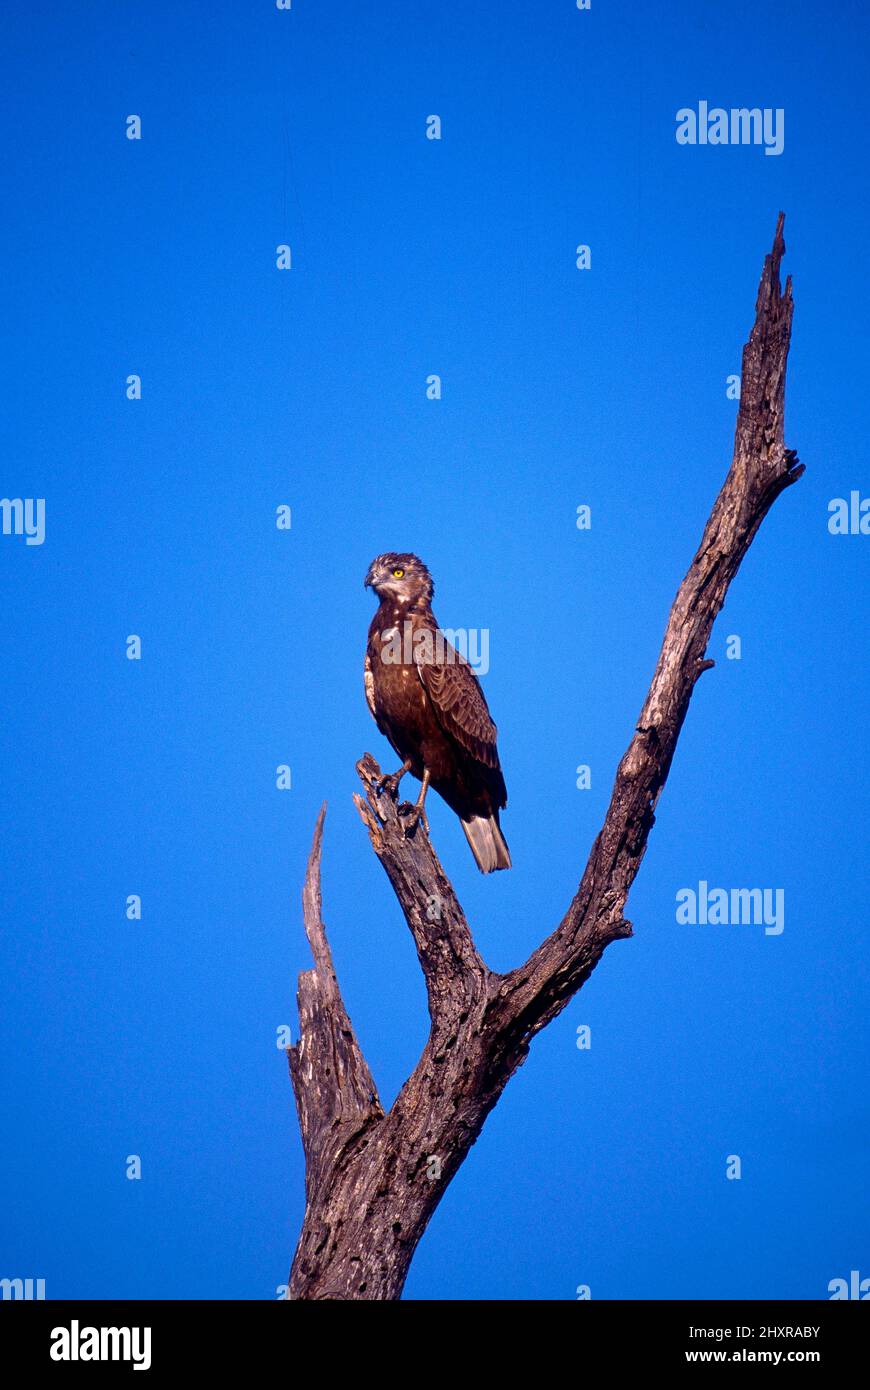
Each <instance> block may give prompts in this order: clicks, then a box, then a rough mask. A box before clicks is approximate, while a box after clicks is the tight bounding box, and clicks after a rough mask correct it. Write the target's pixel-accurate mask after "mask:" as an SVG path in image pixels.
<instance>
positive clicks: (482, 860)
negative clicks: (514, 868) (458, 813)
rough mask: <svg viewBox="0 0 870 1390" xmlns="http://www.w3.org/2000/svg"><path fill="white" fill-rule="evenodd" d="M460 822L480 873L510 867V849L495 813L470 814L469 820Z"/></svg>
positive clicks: (489, 872)
mask: <svg viewBox="0 0 870 1390" xmlns="http://www.w3.org/2000/svg"><path fill="white" fill-rule="evenodd" d="M460 824H461V826H462V829H463V830H464V831H465V838H466V840H467V841H468V843H469V844H470V845H471V853H472V854H473V855H474V857H475V859H476V860H477V867H478V868H479V869H480V872H481V873H482V874H491V873H492V872H493V870H494V869H509V868H510V867H511V855H510V850H509V849H508V847H507V841H506V840H505V837H504V835H503V834H502V833H501V826H500V825H499V823H498V817H497V816H496V815H492V816H472V817H471V818H470V820H463V821H460Z"/></svg>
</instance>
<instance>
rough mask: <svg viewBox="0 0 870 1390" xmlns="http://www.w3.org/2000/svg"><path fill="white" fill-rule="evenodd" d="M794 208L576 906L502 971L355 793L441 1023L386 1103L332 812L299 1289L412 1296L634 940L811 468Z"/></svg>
mask: <svg viewBox="0 0 870 1390" xmlns="http://www.w3.org/2000/svg"><path fill="white" fill-rule="evenodd" d="M782 227H783V217H782V214H780V217H779V221H778V224H777V229H776V236H775V239H774V243H773V249H772V251H771V253H770V255H768V256H767V257H766V258H765V262H764V270H763V272H762V276H761V284H760V286H759V291H758V300H757V303H756V308H755V324H754V326H753V328H752V332H751V334H750V337H749V342H748V343H747V345H746V347H745V348H744V350H743V367H742V376H741V393H740V407H739V411H738V416H737V430H736V437H735V443H734V458H733V462H732V464H731V467H730V469H729V472H728V475H727V477H726V479H725V482H724V484H723V486H722V490H721V492H720V493H719V496H718V497H717V499H716V502H715V505H714V507H713V510H712V512H711V514H710V517H709V520H708V522H707V525H706V527H705V529H704V534H703V537H702V539H701V544H700V546H699V548H698V552H697V554H696V555H695V558H694V559H693V561H692V563H691V566H690V567H689V571H688V573H687V575H686V577H685V579H684V580H683V582H682V584H681V585H680V588H679V590H678V592H677V596H676V598H675V600H674V603H673V607H672V608H671V612H670V617H669V618H668V624H667V629H666V631H665V636H664V642H663V643H662V649H661V654H660V656H659V660H658V665H657V666H656V670H655V674H654V676H653V679H652V685H651V686H650V689H649V693H648V694H647V697H646V700H645V702H644V705H643V709H642V710H641V713H640V718H639V719H638V721H637V727H636V728H635V731H634V734H633V736H632V739H631V742H630V744H629V745H628V749H627V750H626V752H625V755H624V757H623V759H622V761H621V763H620V764H619V768H618V771H617V773H616V780H615V783H614V787H613V793H612V796H611V799H610V805H609V807H608V810H607V814H606V816H605V819H604V824H603V826H602V828H601V831H600V833H599V835H598V838H597V839H596V841H595V843H594V845H593V846H592V852H591V854H590V856H589V862H588V863H587V865H586V869H585V872H584V874H583V877H582V879H581V881H580V886H579V888H578V889H577V892H576V894H575V895H574V898H573V901H572V902H571V904H570V906H569V908H568V910H567V912H566V913H565V916H564V917H563V919H562V921H561V922H560V924H559V926H558V927H557V928H556V930H555V931H554V932H553V933H552V935H551V936H548V937H547V939H546V940H545V941H543V942H542V944H541V945H540V946H539V947H538V948H537V950H536V951H535V952H534V953H533V954H532V955H531V956H530V957H529V959H528V960H527V961H526V962H525V964H523V965H520V966H518V967H517V968H516V969H515V970H512V971H510V972H509V973H508V974H504V975H499V974H495V973H494V972H493V971H491V970H489V969H488V968H487V966H486V965H485V963H484V961H483V960H482V959H481V957H480V955H479V954H478V952H477V949H476V947H475V945H474V941H473V939H472V935H471V931H470V930H469V927H468V923H467V922H466V920H465V916H464V915H463V912H462V908H461V907H460V905H459V902H458V901H457V898H456V894H455V893H454V891H453V887H452V886H451V884H450V883H449V881H448V879H447V877H446V875H445V873H444V870H443V869H442V867H441V865H440V863H439V862H438V858H437V856H436V854H435V852H434V850H433V848H432V845H431V843H430V841H429V839H428V837H427V836H426V835H425V834H424V833H423V831H422V829H421V828H418V829H417V830H416V831H415V832H414V833H412V834H410V835H408V837H407V838H406V837H405V834H404V832H403V828H402V824H401V822H400V820H399V817H398V815H397V813H396V804H395V802H394V801H393V800H392V799H391V797H390V796H389V794H388V793H387V792H386V791H378V789H377V778H378V774H379V771H380V769H379V768H378V765H377V763H376V762H375V760H374V759H373V758H372V757H371V755H370V754H366V755H365V757H364V758H363V759H362V761H361V762H360V763H359V764H358V765H357V770H358V772H359V775H360V777H361V779H362V782H363V786H364V788H365V797H362V796H360V795H356V796H355V801H356V804H357V808H358V810H359V813H360V815H361V816H362V819H363V821H364V822H365V824H366V826H367V828H368V831H369V835H370V837H371V842H372V848H373V849H374V852H375V854H376V855H377V857H378V859H379V860H380V861H381V863H382V864H383V866H384V869H385V870H386V873H387V877H388V878H389V880H390V883H391V885H392V888H393V891H394V893H395V895H396V897H397V898H398V901H399V906H400V907H401V909H402V912H403V913H404V915H405V918H406V920H407V923H408V926H409V927H410V929H411V932H412V934H413V937H414V941H415V943H416V947H417V954H418V957H419V960H420V965H421V968H422V970H423V974H424V976H425V980H426V988H427V992H428V998H429V1014H430V1017H431V1031H430V1033H429V1038H428V1041H427V1043H426V1045H425V1047H424V1048H423V1052H422V1055H421V1057H420V1059H419V1061H418V1062H417V1065H416V1067H415V1068H414V1071H413V1073H412V1074H411V1076H410V1077H409V1078H408V1080H407V1081H406V1082H405V1084H404V1086H403V1087H402V1090H401V1092H400V1093H399V1095H398V1097H397V1099H396V1101H395V1104H394V1105H393V1107H392V1109H391V1110H390V1112H389V1114H385V1113H384V1110H383V1108H382V1106H381V1103H380V1101H379V1099H378V1093H377V1089H376V1087H375V1083H374V1080H373V1079H372V1075H371V1072H370V1071H369V1068H368V1065H367V1063H366V1060H365V1057H364V1056H363V1054H362V1051H361V1049H360V1046H359V1043H358V1042H357V1039H356V1036H355V1034H354V1031H353V1027H352V1025H351V1021H350V1018H349V1017H348V1014H347V1010H346V1009H345V1006H344V1003H343V1001H342V997H341V993H340V991H339V987H338V982H337V980H336V975H335V969H334V966H333V962H332V956H331V954H330V950H329V945H328V943H327V940H326V933H325V931H324V926H323V921H322V919H321V899H320V848H321V837H322V834H323V816H324V812H323V810H322V811H321V812H320V816H319V817H318V821H317V828H316V830H315V833H314V844H313V847H312V850H311V856H310V859H309V861H308V872H307V876H306V880H305V888H304V892H303V909H304V921H305V930H306V933H307V935H308V940H309V942H310V943H311V950H312V953H313V956H314V969H313V970H309V971H306V972H305V973H303V974H302V975H301V976H300V977H299V993H298V1001H299V1020H300V1029H299V1042H298V1043H297V1044H296V1045H295V1046H294V1047H292V1048H290V1049H289V1050H288V1055H289V1062H290V1074H291V1078H292V1082H293V1089H294V1092H295V1096H296V1105H297V1109H298V1114H299V1123H300V1127H301V1131H302V1142H303V1147H304V1153H305V1166H306V1176H305V1195H306V1206H305V1217H304V1222H303V1226H302V1233H301V1235H300V1238H299V1244H298V1247H297V1250H296V1256H295V1259H294V1261H293V1268H292V1271H291V1275H290V1293H289V1296H290V1297H291V1298H301V1299H396V1298H399V1296H400V1295H401V1292H402V1288H403V1285H404V1283H405V1278H406V1276H407V1272H408V1266H409V1264H410V1262H411V1258H412V1256H413V1254H414V1250H415V1249H416V1246H417V1242H418V1241H419V1240H420V1237H421V1236H422V1234H423V1232H424V1230H425V1229H426V1224H427V1222H428V1221H429V1218H430V1217H431V1215H432V1213H433V1211H434V1210H435V1208H436V1206H437V1205H438V1203H439V1202H440V1200H441V1198H442V1197H443V1195H444V1192H445V1190H446V1188H447V1185H448V1183H449V1182H450V1179H451V1178H452V1177H453V1175H454V1173H455V1172H456V1170H457V1169H458V1167H459V1165H460V1164H461V1163H462V1161H463V1159H464V1158H465V1157H466V1155H467V1153H468V1151H469V1149H470V1148H471V1146H472V1144H473V1143H474V1141H475V1140H476V1139H477V1136H478V1135H479V1134H480V1131H481V1128H482V1126H483V1123H484V1120H485V1119H486V1117H487V1115H488V1114H489V1112H490V1110H491V1109H492V1108H493V1106H494V1105H495V1103H496V1101H497V1100H498V1098H499V1096H500V1095H501V1093H502V1091H503V1090H504V1088H505V1086H506V1085H507V1083H508V1081H509V1080H510V1078H511V1076H512V1075H513V1073H514V1072H515V1071H516V1069H517V1067H518V1066H520V1064H521V1063H522V1062H523V1061H524V1059H525V1057H526V1054H527V1053H528V1050H529V1044H530V1043H531V1040H532V1038H533V1037H534V1036H535V1034H536V1033H537V1032H539V1031H540V1029H541V1028H543V1027H544V1026H545V1025H546V1024H547V1023H549V1022H550V1021H551V1019H554V1018H555V1017H556V1015H557V1014H559V1013H560V1012H561V1011H562V1009H564V1007H565V1005H566V1004H567V1003H568V1001H569V999H571V998H572V996H573V995H574V994H576V992H577V991H578V990H579V989H580V987H581V985H583V984H584V982H585V981H586V980H587V979H588V977H589V975H590V973H591V972H592V971H593V970H594V969H595V966H596V965H597V964H598V961H599V960H600V959H601V956H602V954H603V952H604V950H605V948H606V947H607V946H609V945H610V943H611V942H612V941H617V940H620V939H623V938H625V937H629V936H631V935H632V929H631V925H630V923H629V922H627V921H626V919H625V917H624V915H623V912H624V908H625V903H626V899H627V897H628V892H629V889H630V888H631V885H632V882H633V881H634V877H635V875H636V873H637V871H638V869H639V867H640V862H641V860H642V858H643V856H644V853H645V850H646V844H647V839H648V837H649V833H650V830H651V828H652V825H653V822H654V819H655V814H654V813H655V808H656V803H657V801H658V798H659V795H660V793H661V790H662V787H663V786H664V783H665V779H666V778H667V775H668V771H669V769H670V766H671V760H672V758H673V756H674V751H675V749H676V746H677V739H678V738H679V734H680V729H681V728H682V724H683V720H684V719H685V716H686V711H687V709H688V707H689V701H690V699H691V697H692V691H693V690H694V688H695V682H696V681H697V679H698V677H699V676H700V675H701V673H702V671H705V670H707V669H709V668H710V667H711V666H712V665H713V662H712V661H709V660H707V659H706V656H705V653H706V650H707V643H708V641H709V638H710V633H711V629H712V627H713V622H714V620H715V618H716V615H717V614H718V612H719V610H720V608H721V607H722V604H723V602H724V600H725V595H726V593H727V591H728V586H729V584H730V583H731V580H732V579H733V578H734V575H735V574H736V573H737V570H738V568H739V566H740V562H741V560H742V559H743V557H744V555H745V554H746V551H747V550H748V548H749V546H750V544H751V542H752V540H753V538H754V536H755V533H756V531H757V530H758V528H759V526H760V525H761V522H762V520H763V518H764V516H765V515H766V513H767V511H768V509H769V507H770V506H771V505H772V504H773V502H774V501H775V500H776V498H777V497H778V496H779V494H780V493H781V492H783V491H784V490H785V489H786V488H787V487H790V486H791V484H792V483H794V482H796V481H797V479H798V478H799V477H800V475H801V473H802V472H803V467H802V465H800V464H798V461H797V456H796V454H795V452H794V451H793V450H790V449H786V448H785V445H784V442H783V441H784V432H783V411H784V399H785V374H786V359H787V356H788V348H789V339H790V334H791V319H792V294H791V281H790V279H788V280H786V286H785V291H784V292H783V291H782V290H781V287H780V277H779V268H780V262H781V260H782V256H783V253H784V251H785V244H784V242H783V236H782Z"/></svg>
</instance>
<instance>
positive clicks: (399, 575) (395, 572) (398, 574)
mask: <svg viewBox="0 0 870 1390" xmlns="http://www.w3.org/2000/svg"><path fill="white" fill-rule="evenodd" d="M404 577H405V571H404V570H393V578H394V579H404Z"/></svg>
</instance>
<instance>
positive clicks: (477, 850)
mask: <svg viewBox="0 0 870 1390" xmlns="http://www.w3.org/2000/svg"><path fill="white" fill-rule="evenodd" d="M365 586H366V588H371V589H374V591H375V593H376V595H377V597H378V599H379V600H380V605H379V607H378V610H377V612H376V613H375V616H374V618H373V619H372V624H371V627H370V628H369V636H368V645H367V647H366V659H365V691H366V700H367V701H368V706H369V709H370V710H371V712H372V715H373V716H374V719H375V723H376V724H377V726H378V728H379V729H380V731H381V733H382V734H384V735H385V736H386V737H387V738H388V739H389V741H390V743H391V744H392V745H393V748H394V749H395V751H396V752H397V753H398V755H399V757H400V758H401V759H402V766H401V767H400V768H399V770H398V772H395V773H392V774H391V775H390V776H386V777H383V778H381V784H382V785H383V786H386V787H388V788H389V791H390V793H391V795H392V796H395V795H396V794H397V792H398V787H399V782H400V781H401V779H402V778H403V777H404V775H405V773H406V772H411V773H413V775H414V776H415V777H417V778H419V780H420V781H421V782H422V784H423V785H422V787H421V789H420V795H419V797H418V799H417V802H416V805H413V806H412V805H410V804H409V803H407V802H406V803H403V805H402V806H401V807H400V808H399V810H400V812H401V813H402V814H403V815H408V813H410V815H409V819H408V821H407V823H406V829H411V828H413V827H414V826H415V825H416V824H417V822H418V821H421V820H422V822H423V825H424V827H425V829H426V830H427V831H428V829H429V824H428V821H427V819H426V811H425V809H424V802H425V800H426V792H427V790H428V788H429V786H430V785H431V786H433V787H434V788H435V790H436V792H438V794H439V795H440V796H442V797H443V798H444V800H445V801H446V802H447V805H448V806H449V807H450V808H451V809H452V810H453V811H455V812H456V814H457V816H458V817H459V820H460V822H461V824H462V829H463V830H464V831H465V837H466V839H467V840H468V843H469V845H470V846H471V852H472V854H473V855H474V857H475V859H476V861H477V866H478V868H479V869H480V871H481V873H484V874H489V873H492V872H493V870H494V869H509V868H510V867H511V857H510V853H509V851H508V847H507V844H506V843H505V838H504V835H503V834H502V832H501V828H500V826H499V821H498V813H499V810H500V808H501V807H503V806H506V805H507V789H506V788H505V784H504V777H503V776H502V771H501V767H500V765H499V761H498V751H497V749H496V734H497V730H496V727H495V724H494V723H493V722H492V717H491V716H490V713H489V709H488V707H487V703H486V700H485V699H484V695H483V691H482V690H481V688H480V684H479V682H478V680H477V677H476V675H475V674H474V671H473V670H472V669H471V667H470V666H469V664H468V662H467V661H466V660H465V659H464V657H462V656H461V655H460V654H459V652H457V651H456V649H455V648H454V647H453V646H451V644H450V643H449V642H448V641H447V640H446V638H445V636H444V634H443V633H442V632H441V630H440V629H439V627H438V623H437V622H436V619H435V614H434V613H433V612H432V595H433V593H434V584H433V583H432V576H431V575H430V573H429V571H428V570H427V568H426V566H425V565H424V564H423V561H422V560H420V559H418V557H417V556H416V555H410V554H396V553H393V552H389V553H388V554H386V555H379V556H378V557H377V559H376V560H373V561H372V563H371V565H370V566H369V571H368V574H367V575H366V577H365Z"/></svg>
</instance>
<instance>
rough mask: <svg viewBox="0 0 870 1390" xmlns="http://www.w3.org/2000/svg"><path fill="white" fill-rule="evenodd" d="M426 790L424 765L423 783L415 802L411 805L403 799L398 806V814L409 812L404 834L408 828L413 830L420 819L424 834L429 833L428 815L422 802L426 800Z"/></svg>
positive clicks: (426, 768) (426, 772)
mask: <svg viewBox="0 0 870 1390" xmlns="http://www.w3.org/2000/svg"><path fill="white" fill-rule="evenodd" d="M428 790H429V769H428V767H424V768H423V785H422V787H421V788H420V795H419V796H418V797H417V800H416V803H415V804H414V805H412V804H411V802H410V801H403V802H402V804H401V806H400V807H399V815H400V816H401V815H402V814H403V813H409V814H408V819H407V820H406V821H405V834H406V835H407V833H408V831H409V830H413V829H414V828H415V827H416V825H417V822H418V821H422V822H423V829H424V830H425V831H426V834H427V835H428V834H429V817H428V816H427V815H426V808H425V806H424V805H423V803H424V802H425V800H426V793H427V791H428Z"/></svg>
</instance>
